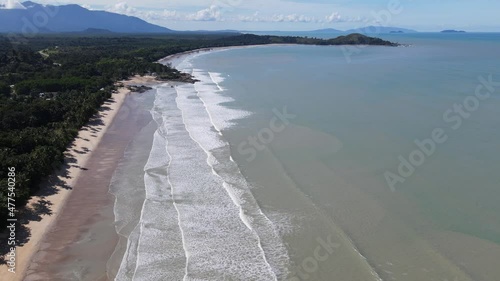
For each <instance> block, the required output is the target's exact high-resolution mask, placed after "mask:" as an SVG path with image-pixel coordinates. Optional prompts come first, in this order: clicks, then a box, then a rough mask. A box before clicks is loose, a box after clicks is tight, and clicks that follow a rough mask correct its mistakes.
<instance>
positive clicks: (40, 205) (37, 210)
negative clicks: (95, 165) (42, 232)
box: [0, 101, 111, 264]
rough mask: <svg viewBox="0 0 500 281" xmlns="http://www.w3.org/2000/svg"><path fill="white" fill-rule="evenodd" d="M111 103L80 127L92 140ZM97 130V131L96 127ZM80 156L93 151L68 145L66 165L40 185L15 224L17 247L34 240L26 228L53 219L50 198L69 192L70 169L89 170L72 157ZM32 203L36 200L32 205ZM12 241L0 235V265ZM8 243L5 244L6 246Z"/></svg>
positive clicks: (6, 236)
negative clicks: (61, 192) (45, 217)
mask: <svg viewBox="0 0 500 281" xmlns="http://www.w3.org/2000/svg"><path fill="white" fill-rule="evenodd" d="M109 104H110V103H109V101H108V102H106V103H105V104H104V106H103V107H101V108H100V109H99V111H98V113H97V114H96V116H94V117H93V118H91V119H90V120H89V122H88V123H87V125H85V126H84V127H82V128H81V130H83V131H90V132H91V133H93V134H92V137H97V135H96V134H97V133H99V132H101V131H102V130H103V129H102V127H103V126H104V125H105V124H104V122H103V120H102V118H103V117H105V116H107V113H106V112H107V111H110V110H111V108H110V107H109V106H107V105H109ZM96 127H97V128H96ZM76 139H82V140H84V141H87V142H90V140H89V139H84V138H80V137H76ZM72 152H73V153H77V154H88V153H90V152H91V150H90V149H89V148H87V147H82V149H81V150H78V149H74V145H73V143H72V144H69V145H68V148H67V150H66V152H65V153H64V156H65V160H64V164H63V165H62V166H61V167H59V168H58V169H57V170H56V172H54V174H52V175H51V176H49V177H48V178H47V179H46V180H45V181H44V182H42V183H41V185H40V190H39V191H38V192H37V194H36V195H35V197H34V198H36V199H32V200H31V204H30V206H25V207H24V208H22V209H21V210H19V212H18V213H17V214H16V217H17V219H18V220H17V223H16V232H15V233H16V236H15V241H16V243H15V245H16V246H17V247H19V246H23V245H25V244H26V243H28V241H29V240H30V238H31V230H30V229H29V228H28V227H27V225H28V224H29V223H30V222H32V221H41V220H42V218H43V217H44V216H51V215H52V214H53V212H52V208H53V204H52V203H51V202H50V201H49V200H48V199H47V198H48V197H49V196H51V195H55V194H57V193H59V192H60V191H61V190H64V189H65V190H70V189H72V187H71V186H69V185H67V184H66V182H65V180H69V179H71V177H70V176H69V169H70V168H72V167H73V168H78V169H80V170H82V171H88V169H87V168H84V167H81V166H79V165H78V164H77V159H76V158H75V157H73V156H72V155H71V153H72ZM33 200H35V201H34V202H33ZM8 239H9V233H8V232H7V231H3V230H2V232H1V233H0V241H2V243H0V264H7V261H8V257H7V254H9V253H10V248H11V247H12V246H10V245H9V244H8V243H7V241H9V240H8ZM3 241H5V243H3Z"/></svg>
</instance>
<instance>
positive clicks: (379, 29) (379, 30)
mask: <svg viewBox="0 0 500 281" xmlns="http://www.w3.org/2000/svg"><path fill="white" fill-rule="evenodd" d="M345 32H347V33H361V34H384V33H417V32H418V31H416V30H413V29H407V28H400V27H390V26H373V25H371V26H366V27H362V28H356V29H350V30H346V31H345Z"/></svg>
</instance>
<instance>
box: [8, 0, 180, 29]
mask: <svg viewBox="0 0 500 281" xmlns="http://www.w3.org/2000/svg"><path fill="white" fill-rule="evenodd" d="M22 4H23V6H24V7H26V9H0V32H3V33H7V32H14V33H47V32H83V31H88V30H107V31H109V32H120V33H167V32H172V30H170V29H168V28H165V27H161V26H158V25H154V24H150V23H148V22H146V21H144V20H141V19H139V18H137V17H130V16H126V15H120V14H115V13H110V12H105V11H91V10H88V9H85V8H83V7H81V6H79V5H74V4H70V5H62V6H51V5H47V6H44V5H41V4H38V3H35V2H31V1H26V2H23V3H22ZM44 18H46V19H47V20H46V23H45V24H43V23H44V22H43V21H42V20H41V19H44ZM37 23H39V24H38V25H37ZM40 23H42V24H40Z"/></svg>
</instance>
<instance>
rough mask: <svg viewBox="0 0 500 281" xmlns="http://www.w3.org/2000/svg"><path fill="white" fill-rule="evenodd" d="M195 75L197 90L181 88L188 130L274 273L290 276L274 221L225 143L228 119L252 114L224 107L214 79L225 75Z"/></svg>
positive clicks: (180, 92)
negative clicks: (224, 134) (257, 200)
mask: <svg viewBox="0 0 500 281" xmlns="http://www.w3.org/2000/svg"><path fill="white" fill-rule="evenodd" d="M193 74H194V75H195V77H196V78H197V79H199V80H201V81H200V82H199V83H196V84H195V85H194V87H193V86H192V85H184V86H181V87H178V95H179V97H178V99H177V104H178V106H179V108H180V109H181V110H182V113H183V116H184V120H185V124H186V128H187V129H188V131H189V132H190V135H191V137H192V138H193V139H194V140H195V141H196V142H197V143H198V144H199V145H200V146H201V147H202V148H203V149H204V150H205V152H206V153H207V161H208V163H209V165H210V166H212V167H213V170H214V173H215V174H216V175H217V176H218V177H220V179H221V180H222V181H223V187H224V188H225V190H226V192H227V193H228V195H229V196H230V197H231V199H232V200H233V203H234V204H235V205H236V206H237V207H238V208H239V209H240V218H241V220H242V222H244V223H245V225H246V226H247V227H248V228H249V229H250V230H252V232H253V234H254V235H255V237H256V238H257V239H258V244H259V245H258V246H259V248H260V250H261V251H262V258H263V259H264V260H265V262H266V263H267V264H268V265H269V266H270V267H271V269H272V270H273V273H274V275H275V278H278V277H283V276H286V275H287V273H288V272H287V267H288V265H289V257H288V253H287V251H286V248H285V246H284V245H283V242H282V240H281V238H280V236H279V235H278V234H277V230H276V229H275V227H274V225H273V224H272V222H271V221H270V220H269V219H268V218H267V217H266V216H265V215H264V214H263V213H262V211H261V209H260V208H259V206H258V204H257V202H256V200H255V198H254V197H253V194H252V193H251V191H250V186H249V185H248V183H247V181H246V180H245V178H244V177H243V175H242V174H241V172H240V170H239V168H238V166H237V165H236V163H235V162H234V161H233V159H232V157H231V152H230V147H229V144H228V143H227V141H225V140H224V138H223V136H222V132H221V129H220V128H227V127H228V125H227V124H228V123H227V120H228V119H236V118H243V117H245V116H248V114H249V113H248V112H242V111H237V110H233V109H228V108H225V107H223V106H221V103H222V102H227V101H228V100H231V99H229V98H227V97H223V96H221V95H220V91H221V90H222V87H220V85H218V84H217V83H216V82H215V81H213V80H212V79H215V80H216V81H218V82H219V83H220V82H222V81H223V80H224V79H223V76H222V75H221V74H218V73H211V74H208V73H206V72H204V71H201V70H194V72H193ZM193 88H194V90H195V92H193ZM196 97H198V99H196ZM207 100H208V102H207Z"/></svg>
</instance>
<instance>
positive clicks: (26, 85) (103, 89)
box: [0, 34, 396, 227]
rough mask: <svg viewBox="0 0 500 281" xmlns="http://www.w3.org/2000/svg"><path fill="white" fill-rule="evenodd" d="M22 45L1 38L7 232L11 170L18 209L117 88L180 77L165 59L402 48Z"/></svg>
mask: <svg viewBox="0 0 500 281" xmlns="http://www.w3.org/2000/svg"><path fill="white" fill-rule="evenodd" d="M353 36H354V37H353ZM22 39H23V40H21V41H16V40H12V38H9V37H8V36H2V35H0V186H1V187H2V188H3V190H4V191H5V192H4V191H2V192H0V225H1V226H2V227H3V226H4V225H5V222H6V219H7V215H8V208H7V192H6V191H7V186H8V171H9V170H8V168H9V167H15V169H16V190H15V195H16V205H17V207H18V208H17V209H19V208H20V207H22V206H23V205H24V204H25V203H26V202H27V200H28V199H29V198H30V196H32V195H33V194H35V193H36V192H37V191H38V189H39V186H40V183H41V182H42V181H43V180H44V179H45V178H46V177H47V176H49V175H50V174H51V173H53V171H54V170H56V169H57V168H58V167H60V165H61V164H62V163H63V161H64V152H65V151H66V149H67V146H68V145H69V144H70V143H71V142H72V140H73V139H74V138H75V137H76V136H77V133H78V130H79V129H80V128H81V127H82V126H84V125H85V124H86V123H87V122H88V121H89V119H90V118H91V117H92V116H93V115H94V114H95V113H96V112H97V110H98V109H99V107H100V106H101V105H102V104H103V103H104V102H105V101H106V100H107V99H109V98H110V97H111V93H112V91H113V90H115V86H114V84H115V82H117V81H119V80H122V79H126V78H128V77H130V76H133V75H136V74H139V75H144V74H146V73H150V72H156V73H157V74H158V75H159V76H161V77H162V78H167V79H172V80H175V79H179V78H181V76H182V75H181V73H180V72H179V71H177V70H176V69H173V68H171V67H169V66H166V65H162V64H160V63H157V61H158V60H159V59H161V58H164V57H166V56H168V55H172V54H176V53H180V52H184V51H189V50H194V49H199V48H212V47H225V46H242V45H256V44H272V43H291V44H314V45H339V44H373V45H385V46H395V45H396V44H394V43H391V42H387V41H383V40H381V39H378V38H371V37H366V36H363V35H360V34H358V35H349V36H344V37H343V38H340V37H339V38H337V39H331V40H323V39H316V38H301V37H277V36H257V35H250V34H246V35H237V34H225V35H193V34H187V35H181V34H177V35H154V36H147V35H114V34H112V35H106V36H102V35H101V36H99V35H95V36H90V35H81V34H80V35H78V34H77V35H75V34H65V35H61V34H46V35H39V36H33V37H26V38H22Z"/></svg>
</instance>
